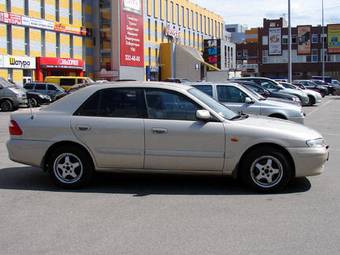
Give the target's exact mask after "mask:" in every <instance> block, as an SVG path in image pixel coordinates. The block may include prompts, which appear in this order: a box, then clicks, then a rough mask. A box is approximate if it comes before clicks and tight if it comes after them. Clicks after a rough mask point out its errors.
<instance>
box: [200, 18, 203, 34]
mask: <svg viewBox="0 0 340 255" xmlns="http://www.w3.org/2000/svg"><path fill="white" fill-rule="evenodd" d="M200 32H201V33H203V30H202V14H200Z"/></svg>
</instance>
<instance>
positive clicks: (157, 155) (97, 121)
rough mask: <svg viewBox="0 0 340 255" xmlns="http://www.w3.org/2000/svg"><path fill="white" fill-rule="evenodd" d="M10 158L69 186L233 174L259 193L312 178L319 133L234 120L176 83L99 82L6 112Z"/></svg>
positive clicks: (320, 156)
mask: <svg viewBox="0 0 340 255" xmlns="http://www.w3.org/2000/svg"><path fill="white" fill-rule="evenodd" d="M9 132H10V139H9V141H8V143H7V148H8V151H9V157H10V159H12V160H13V161H16V162H20V163H23V164H27V165H32V166H37V167H41V168H43V169H45V170H46V171H47V172H48V173H49V174H50V176H51V178H52V179H53V180H54V181H55V183H56V184H57V185H60V186H62V187H65V188H77V187H80V186H82V185H85V184H87V183H89V181H90V180H91V177H92V175H93V173H94V171H134V172H158V173H196V174H217V175H233V176H235V177H239V178H241V179H242V180H243V181H244V183H246V184H247V185H249V186H251V187H253V188H254V189H256V190H258V191H262V192H273V191H277V190H279V189H282V188H283V187H285V186H286V185H287V184H288V183H289V182H290V180H292V179H293V178H294V177H300V176H311V175H318V174H321V173H322V172H323V169H324V164H325V162H326V161H327V158H328V147H327V146H326V144H325V141H324V139H323V137H322V135H321V134H319V133H318V132H316V131H314V130H312V129H309V128H307V127H305V126H303V125H300V124H296V123H293V122H289V121H283V120H279V119H273V118H263V117H250V116H248V115H239V114H236V113H234V112H233V111H231V110H229V109H228V108H226V107H225V106H223V105H221V104H220V103H218V102H217V101H215V100H214V99H212V98H211V97H209V96H207V95H206V94H204V93H202V92H201V91H199V90H197V89H195V88H193V87H191V86H186V85H183V84H179V85H177V84H169V83H143V82H125V83H107V84H102V85H99V84H98V85H96V86H89V87H86V88H83V89H81V90H79V91H76V92H74V93H72V94H70V95H68V96H66V97H64V98H62V99H60V100H59V101H56V102H55V103H53V104H51V105H49V106H47V107H44V108H42V109H41V110H39V111H38V110H37V111H34V112H33V113H31V112H30V111H21V112H16V113H12V115H11V120H10V126H9Z"/></svg>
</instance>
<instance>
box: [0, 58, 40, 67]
mask: <svg viewBox="0 0 340 255" xmlns="http://www.w3.org/2000/svg"><path fill="white" fill-rule="evenodd" d="M2 58H3V60H2V66H1V67H4V68H16V69H35V68H36V63H35V58H31V57H18V56H11V55H5V56H2Z"/></svg>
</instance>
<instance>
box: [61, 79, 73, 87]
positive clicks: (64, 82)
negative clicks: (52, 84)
mask: <svg viewBox="0 0 340 255" xmlns="http://www.w3.org/2000/svg"><path fill="white" fill-rule="evenodd" d="M75 84H76V79H72V78H62V79H60V86H73V85H75Z"/></svg>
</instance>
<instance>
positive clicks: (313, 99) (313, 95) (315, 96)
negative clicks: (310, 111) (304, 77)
mask: <svg viewBox="0 0 340 255" xmlns="http://www.w3.org/2000/svg"><path fill="white" fill-rule="evenodd" d="M280 84H281V85H282V86H283V87H285V88H286V89H301V90H303V92H305V93H306V94H307V96H308V97H309V105H315V104H320V103H321V101H322V96H321V94H320V93H319V92H316V91H314V90H311V89H306V88H305V87H302V88H300V87H298V86H295V85H293V84H291V83H288V82H280Z"/></svg>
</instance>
